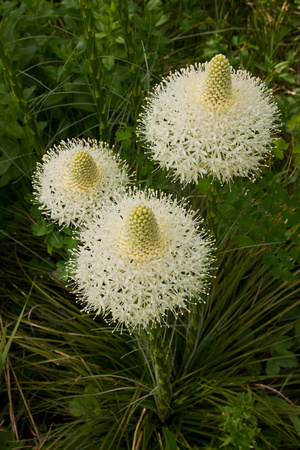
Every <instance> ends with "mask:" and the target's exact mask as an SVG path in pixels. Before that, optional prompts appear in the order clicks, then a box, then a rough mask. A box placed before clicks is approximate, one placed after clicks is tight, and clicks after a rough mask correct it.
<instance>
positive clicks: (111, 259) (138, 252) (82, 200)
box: [33, 55, 278, 330]
mask: <svg viewBox="0 0 300 450" xmlns="http://www.w3.org/2000/svg"><path fill="white" fill-rule="evenodd" d="M277 118H278V111H277V107H276V106H275V104H274V102H273V99H272V96H271V95H270V93H269V92H268V91H266V89H265V87H264V85H263V83H262V82H261V81H260V80H258V79H256V78H253V77H251V76H250V75H249V74H248V73H247V72H245V71H241V70H238V71H236V72H235V71H234V70H233V69H232V68H231V66H230V64H229V61H228V60H227V58H226V57H225V56H223V55H217V56H215V57H214V58H213V59H212V61H211V62H210V63H207V64H203V65H201V64H199V65H196V66H191V67H189V68H187V69H183V70H181V71H180V72H175V73H174V74H171V75H170V76H169V77H168V78H166V79H165V80H163V81H162V83H161V84H159V85H158V86H157V87H156V89H155V91H154V92H153V93H152V94H151V95H150V97H149V98H148V99H147V104H146V107H145V110H144V113H143V114H142V116H141V121H140V125H139V133H140V134H141V135H143V137H144V139H145V140H146V142H147V144H148V146H149V149H150V151H151V153H152V155H153V158H154V159H155V160H157V161H158V162H159V164H160V165H161V166H162V167H165V168H167V169H171V170H172V171H173V173H174V176H175V178H179V179H180V180H181V181H182V182H184V183H189V182H192V181H194V182H198V180H199V179H200V178H201V177H204V176H208V175H209V176H211V177H212V178H215V179H219V180H220V181H221V182H224V181H228V180H231V179H232V178H233V176H235V175H242V176H249V175H250V174H251V173H256V172H257V171H258V170H259V168H260V166H261V164H262V161H263V159H264V158H265V157H266V156H267V155H268V154H269V151H270V142H271V134H272V133H273V132H274V131H275V130H276V120H277ZM128 181H129V180H128V175H127V173H126V170H125V166H124V165H123V166H122V165H121V164H120V161H119V160H118V158H117V157H116V156H114V155H113V153H112V151H111V150H110V149H109V148H108V146H107V144H105V143H101V142H100V143H97V142H96V141H94V140H87V141H85V140H80V139H73V140H69V141H67V142H61V144H60V145H59V146H58V147H54V149H52V150H50V151H49V152H48V153H46V154H45V156H44V157H43V161H42V164H39V165H38V168H37V171H36V173H35V174H34V177H33V186H34V189H35V192H34V194H35V199H36V202H39V203H40V204H41V209H42V212H43V213H44V214H46V215H47V216H48V217H49V218H50V219H52V220H54V221H58V223H59V224H60V225H67V226H69V225H75V226H80V229H81V231H80V240H81V244H80V245H79V247H78V249H77V250H75V251H74V254H73V257H72V259H71V261H70V263H69V266H70V269H71V272H72V278H73V280H74V281H75V283H76V288H75V292H76V293H77V294H78V297H79V298H80V300H81V301H82V302H83V303H84V304H85V308H84V311H88V312H90V311H93V312H95V314H96V315H98V314H103V315H104V317H105V318H106V320H108V321H111V322H114V323H116V327H117V328H118V327H121V328H122V327H123V326H126V327H128V328H129V329H130V330H134V329H135V328H141V327H142V328H143V327H144V328H147V327H148V326H149V324H150V322H158V323H160V322H161V321H162V320H164V319H163V317H164V316H165V315H166V314H167V312H168V311H171V312H172V313H173V314H175V315H176V314H177V313H178V310H179V309H180V308H188V305H189V303H190V302H191V301H192V300H193V299H194V298H196V297H197V298H198V299H199V298H200V297H201V294H202V293H203V292H204V291H205V285H206V282H207V280H208V279H209V277H210V270H211V263H212V261H213V258H212V256H211V253H212V245H213V244H212V241H211V240H210V239H209V238H208V237H207V236H206V235H205V233H204V232H203V231H201V229H200V228H199V221H198V220H197V219H196V218H195V216H194V214H193V213H192V212H188V211H187V210H186V208H185V205H183V204H179V203H177V202H176V201H173V200H172V199H171V197H168V196H164V195H163V194H161V195H159V194H157V193H155V192H154V191H150V190H149V191H145V192H142V191H139V190H135V189H132V190H130V191H129V192H126V191H125V187H126V184H128Z"/></svg>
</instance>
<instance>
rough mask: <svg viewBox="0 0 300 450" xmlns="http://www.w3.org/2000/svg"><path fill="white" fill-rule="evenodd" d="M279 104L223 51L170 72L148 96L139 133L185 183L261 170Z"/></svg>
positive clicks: (273, 129) (153, 154) (249, 173)
mask: <svg viewBox="0 0 300 450" xmlns="http://www.w3.org/2000/svg"><path fill="white" fill-rule="evenodd" d="M277 119H278V109H277V106H276V105H275V103H274V100H273V98H272V95H271V94H270V92H268V91H267V90H266V88H265V86H264V84H263V83H262V81H260V80H259V79H258V78H254V77H251V75H250V74H249V73H248V72H246V71H242V70H238V71H234V70H233V69H232V68H231V67H230V65H229V62H228V60H227V58H226V57H225V56H223V55H216V56H215V57H214V58H213V59H212V61H210V62H209V63H205V64H196V65H195V66H190V67H188V68H187V69H182V70H181V71H180V72H175V73H174V74H170V75H169V76H168V77H167V78H166V79H164V80H163V81H162V82H161V83H160V84H159V85H157V86H156V88H155V90H154V92H153V93H151V94H150V96H149V97H148V98H147V100H146V105H145V108H144V112H143V113H142V115H141V120H140V124H139V135H140V136H141V137H142V139H144V140H145V141H146V143H147V146H148V149H149V152H150V153H151V155H152V158H153V159H154V160H156V161H158V163H159V164H160V166H161V167H163V168H166V169H167V170H172V171H173V174H174V177H175V178H176V179H180V181H181V182H183V183H185V184H186V183H190V182H195V183H197V182H198V181H199V179H200V178H202V177H206V176H211V177H212V178H214V179H218V180H220V181H221V182H226V181H230V180H231V179H232V178H233V177H234V176H250V175H251V174H253V173H257V172H258V171H259V168H260V166H261V165H262V163H263V161H264V159H265V158H266V156H268V155H269V153H270V148H271V142H272V133H274V132H275V131H276V128H277V125H276V120H277Z"/></svg>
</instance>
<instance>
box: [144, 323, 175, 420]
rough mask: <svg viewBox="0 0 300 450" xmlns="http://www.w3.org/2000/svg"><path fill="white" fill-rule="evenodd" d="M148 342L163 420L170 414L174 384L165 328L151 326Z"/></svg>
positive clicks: (159, 410) (157, 402)
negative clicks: (165, 339)
mask: <svg viewBox="0 0 300 450" xmlns="http://www.w3.org/2000/svg"><path fill="white" fill-rule="evenodd" d="M148 342H149V346H150V355H151V358H152V361H153V365H154V369H155V378H156V385H157V391H156V405H157V409H158V415H159V417H160V419H161V421H162V422H165V420H166V419H167V418H168V417H169V415H170V401H171V397H172V386H171V382H170V371H171V360H170V353H169V348H168V346H167V345H166V344H165V342H164V336H163V328H162V327H161V326H160V325H158V326H155V325H153V326H152V327H151V328H150V331H149V336H148Z"/></svg>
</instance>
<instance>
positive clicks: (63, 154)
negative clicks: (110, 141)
mask: <svg viewBox="0 0 300 450" xmlns="http://www.w3.org/2000/svg"><path fill="white" fill-rule="evenodd" d="M128 181H129V179H128V175H127V172H126V168H125V166H124V165H123V166H122V167H121V165H120V162H119V160H118V158H117V157H116V156H115V155H113V153H112V151H111V150H110V149H109V147H108V145H107V144H105V143H103V142H100V143H98V142H97V141H95V140H90V139H88V140H84V139H72V140H68V141H67V142H64V141H62V142H61V143H60V145H59V146H57V147H56V146H55V147H54V149H51V150H50V151H48V152H47V153H46V154H45V155H44V156H43V160H42V163H41V164H38V166H37V170H36V172H35V174H34V175H33V187H34V190H35V191H34V195H35V197H36V201H37V202H38V203H40V204H41V209H42V212H43V213H44V214H45V215H46V216H48V217H49V218H50V219H51V220H53V221H57V222H58V223H59V225H66V226H69V225H74V226H78V225H79V224H80V223H81V222H83V221H84V220H85V218H86V217H87V214H93V211H94V209H95V208H96V207H97V204H98V203H99V202H101V201H102V200H103V199H109V198H110V197H113V196H114V195H115V194H116V193H118V192H119V191H120V190H121V191H122V190H124V187H125V186H126V184H127V183H128Z"/></svg>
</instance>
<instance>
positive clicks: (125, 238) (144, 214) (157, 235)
mask: <svg viewBox="0 0 300 450" xmlns="http://www.w3.org/2000/svg"><path fill="white" fill-rule="evenodd" d="M120 242H121V245H122V247H123V248H124V249H125V251H126V253H127V254H128V256H129V257H130V258H132V259H134V260H149V259H152V258H154V257H156V256H157V255H158V254H159V253H161V252H162V251H163V248H164V237H163V233H162V232H161V230H160V228H159V226H158V223H157V220H156V218H155V215H154V213H153V211H152V210H151V208H149V206H145V205H138V206H136V207H135V208H133V209H132V211H131V212H130V214H129V216H128V218H127V219H126V220H125V222H124V225H123V227H122V230H121V233H120Z"/></svg>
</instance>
